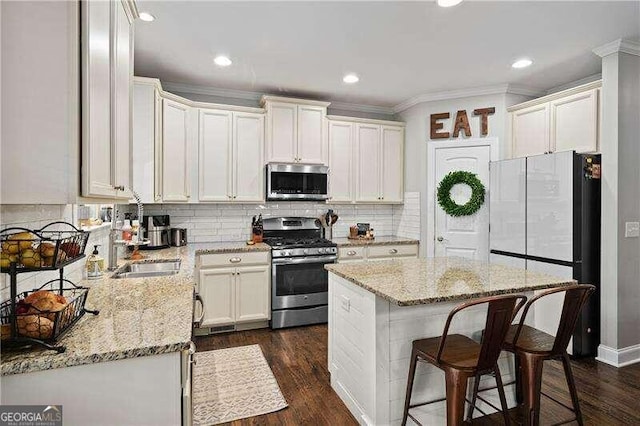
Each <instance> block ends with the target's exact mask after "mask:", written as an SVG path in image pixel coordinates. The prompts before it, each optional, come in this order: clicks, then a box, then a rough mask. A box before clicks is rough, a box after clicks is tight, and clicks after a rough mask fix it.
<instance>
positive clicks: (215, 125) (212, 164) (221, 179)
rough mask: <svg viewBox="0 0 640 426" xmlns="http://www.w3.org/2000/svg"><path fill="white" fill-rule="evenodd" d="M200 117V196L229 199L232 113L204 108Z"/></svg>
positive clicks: (202, 198) (230, 192)
mask: <svg viewBox="0 0 640 426" xmlns="http://www.w3.org/2000/svg"><path fill="white" fill-rule="evenodd" d="M199 115H200V117H199V132H198V140H199V153H198V159H199V162H200V164H199V199H200V201H229V200H230V199H231V196H232V188H231V179H230V178H229V177H230V176H231V164H232V161H233V158H232V150H233V146H232V127H231V126H232V122H231V121H232V113H231V112H230V111H220V110H206V109H201V110H200V114H199Z"/></svg>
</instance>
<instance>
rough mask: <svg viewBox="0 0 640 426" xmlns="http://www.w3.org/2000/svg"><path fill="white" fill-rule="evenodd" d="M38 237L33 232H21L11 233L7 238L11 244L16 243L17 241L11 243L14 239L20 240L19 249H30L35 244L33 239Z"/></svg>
mask: <svg viewBox="0 0 640 426" xmlns="http://www.w3.org/2000/svg"><path fill="white" fill-rule="evenodd" d="M35 239H36V236H35V235H33V234H32V233H31V232H20V233H17V234H13V235H9V237H8V238H7V242H9V244H10V245H14V244H15V243H11V242H12V241H17V242H18V248H19V251H22V250H26V249H30V248H32V246H33V240H35Z"/></svg>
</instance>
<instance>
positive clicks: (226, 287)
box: [198, 252, 271, 328]
mask: <svg viewBox="0 0 640 426" xmlns="http://www.w3.org/2000/svg"><path fill="white" fill-rule="evenodd" d="M227 264H232V265H240V264H242V265H246V266H228V265H227ZM198 265H199V266H198V292H199V293H200V296H201V297H202V300H203V305H204V317H203V319H202V323H201V325H200V328H209V327H220V326H229V325H235V324H244V323H252V322H256V323H261V324H265V325H266V322H267V321H268V320H269V319H270V317H271V279H270V278H271V265H270V263H269V254H268V253H267V252H264V253H229V254H227V253H225V254H224V255H220V254H215V255H203V256H201V258H200V259H199V260H198Z"/></svg>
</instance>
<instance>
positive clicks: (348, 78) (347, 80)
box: [342, 74, 360, 84]
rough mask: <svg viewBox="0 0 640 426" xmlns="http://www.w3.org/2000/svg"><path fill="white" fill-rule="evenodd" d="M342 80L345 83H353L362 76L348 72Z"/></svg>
mask: <svg viewBox="0 0 640 426" xmlns="http://www.w3.org/2000/svg"><path fill="white" fill-rule="evenodd" d="M342 81H344V82H345V83H349V84H353V83H357V82H358V81H360V78H359V77H358V76H357V75H355V74H347V75H345V76H344V77H343V78H342Z"/></svg>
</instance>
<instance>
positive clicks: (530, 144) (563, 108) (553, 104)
mask: <svg viewBox="0 0 640 426" xmlns="http://www.w3.org/2000/svg"><path fill="white" fill-rule="evenodd" d="M601 85H602V83H601V81H596V82H593V83H588V84H585V85H582V86H578V87H575V88H573V89H569V90H565V91H563V92H559V93H554V94H551V95H549V96H545V97H542V98H539V99H533V100H531V101H528V102H525V103H523V104H519V105H514V106H512V107H510V108H509V109H508V111H509V113H510V120H511V121H510V125H511V129H510V133H509V136H510V137H511V148H512V157H526V156H530V155H538V154H545V153H550V152H560V151H572V150H573V151H576V152H597V151H598V150H599V137H598V131H599V130H598V129H599V121H600V102H599V99H598V98H599V88H600V86H601Z"/></svg>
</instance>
